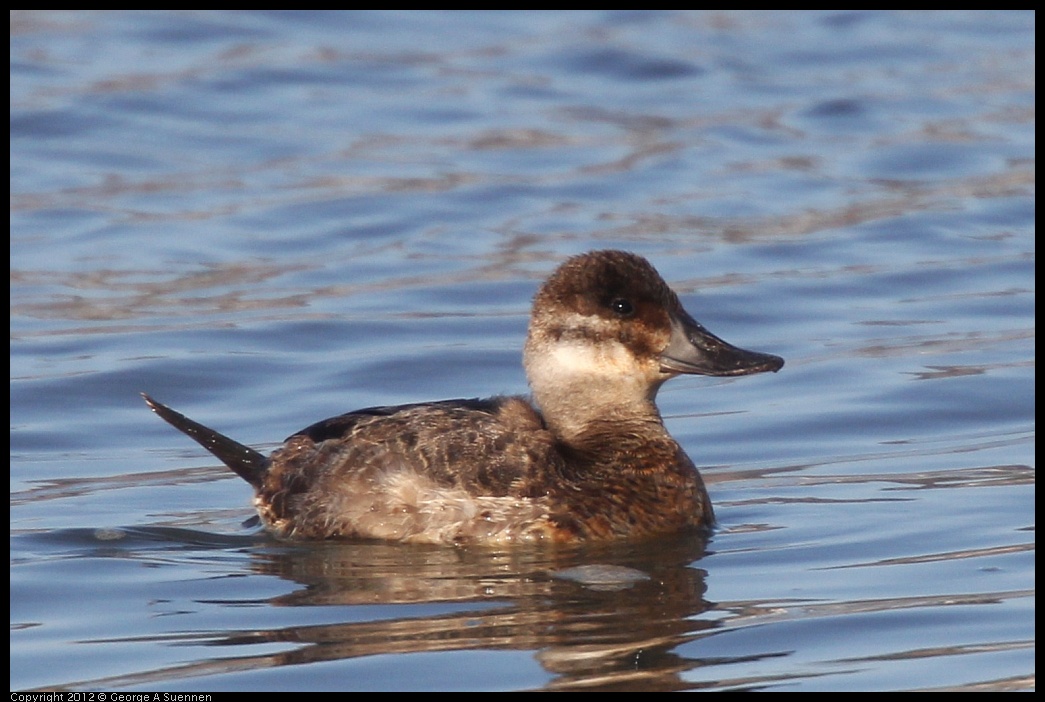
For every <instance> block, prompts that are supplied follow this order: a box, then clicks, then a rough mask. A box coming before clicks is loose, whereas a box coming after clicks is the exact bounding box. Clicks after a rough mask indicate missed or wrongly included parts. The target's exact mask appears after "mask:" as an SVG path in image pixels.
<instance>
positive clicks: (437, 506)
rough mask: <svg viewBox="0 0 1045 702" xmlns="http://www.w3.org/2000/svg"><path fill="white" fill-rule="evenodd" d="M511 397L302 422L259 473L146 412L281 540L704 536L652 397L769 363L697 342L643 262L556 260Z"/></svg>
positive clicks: (706, 520) (691, 469) (198, 435)
mask: <svg viewBox="0 0 1045 702" xmlns="http://www.w3.org/2000/svg"><path fill="white" fill-rule="evenodd" d="M524 365H525V367H526V370H527V376H528V378H529V381H530V386H531V390H532V391H533V400H532V402H531V401H530V400H528V399H526V398H522V397H492V398H489V399H468V400H445V401H441V402H430V403H420V404H411V405H402V406H396V407H373V408H368V409H363V410H358V411H355V412H350V413H348V414H344V415H340V416H338V417H333V418H330V419H327V420H324V421H321V422H317V423H316V424H313V425H311V426H309V427H307V428H305V429H303V430H301V431H299V432H297V433H296V434H293V435H292V436H290V437H289V438H288V439H287V440H286V441H285V443H284V444H283V446H282V447H280V448H279V449H277V450H276V451H275V452H273V453H272V455H271V456H269V457H266V456H264V455H262V454H260V453H258V452H256V451H254V450H253V449H251V448H249V447H247V446H244V445H242V444H240V443H238V442H236V441H234V440H232V439H230V438H228V437H226V436H224V435H222V434H220V433H218V432H216V431H214V430H213V429H210V428H208V427H205V426H203V425H202V424H198V423H196V422H194V421H192V420H190V419H188V418H187V417H185V416H183V415H181V414H179V413H178V412H175V411H174V410H172V409H170V408H168V407H166V406H165V405H162V404H161V403H159V402H157V401H155V400H153V399H152V398H150V397H148V396H145V399H146V402H147V403H148V404H149V406H150V407H151V408H152V409H153V410H154V411H155V412H156V413H157V414H158V415H160V417H162V418H163V419H165V420H166V421H167V422H169V423H170V424H172V425H173V426H175V427H176V428H177V429H179V430H180V431H182V432H184V433H186V434H187V435H188V436H190V437H191V438H193V439H194V440H196V441H197V442H199V443H200V444H201V445H202V446H204V448H206V449H207V450H209V451H210V452H211V453H213V454H214V455H215V456H217V457H218V458H219V459H220V460H222V462H224V463H225V464H226V465H228V466H229V467H230V468H231V469H232V470H233V471H235V472H236V473H237V474H238V475H240V476H241V477H242V478H244V479H245V480H246V481H247V482H248V483H250V484H251V485H252V486H253V487H254V490H255V500H254V502H255V506H256V508H257V511H258V514H259V516H260V517H261V520H262V522H263V523H264V524H265V526H266V527H267V528H268V529H269V530H270V531H271V532H272V533H274V534H275V535H277V536H279V537H281V538H288V539H330V538H370V539H384V540H395V541H403V542H417V543H442V544H491V545H499V544H510V543H520V542H523V543H528V542H554V543H562V542H578V541H605V540H614V539H625V538H641V537H649V536H656V535H661V534H669V533H676V532H680V531H684V530H687V529H695V528H702V527H708V526H710V525H711V524H712V523H713V520H714V515H713V511H712V507H711V501H710V499H709V498H708V494H707V491H706V489H705V487H704V483H703V480H702V479H701V477H700V474H699V472H698V471H697V469H696V467H695V466H694V465H693V463H692V461H691V460H690V459H689V457H688V456H687V455H686V453H685V452H684V451H683V449H682V447H681V446H679V444H678V443H677V442H676V441H675V440H674V439H673V438H672V437H671V435H670V434H669V433H668V432H667V429H666V428H665V427H664V424H663V421H662V420H661V417H660V414H659V412H658V410H657V408H656V405H655V402H654V400H655V397H656V393H657V390H658V389H659V387H660V385H661V384H663V382H665V381H666V380H668V379H670V378H672V377H674V376H676V375H679V374H681V373H689V374H704V375H746V374H750V373H759V372H763V371H776V370H779V369H780V367H781V366H782V365H783V360H782V359H780V358H778V357H776V356H772V355H769V354H762V353H757V352H752V351H744V350H743V349H739V348H736V347H734V346H731V345H729V344H727V343H726V342H724V341H722V340H721V339H719V338H718V337H715V336H714V335H712V334H710V333H709V332H707V330H705V329H704V328H703V327H702V326H700V325H699V324H698V323H697V322H695V321H694V320H693V319H692V317H690V316H689V315H688V314H687V313H686V312H685V310H684V309H683V308H682V306H681V304H680V303H679V301H678V298H677V296H675V294H674V293H673V292H672V291H671V289H670V288H669V287H668V286H667V284H666V283H664V281H663V280H662V279H661V277H660V276H659V275H658V274H657V272H656V271H655V270H654V269H653V267H652V266H651V265H650V264H649V263H648V262H647V261H646V260H645V259H643V258H641V257H639V256H636V255H634V254H629V253H625V252H621V251H597V252H591V253H588V254H583V255H580V256H575V257H573V258H571V259H568V260H567V261H566V262H565V263H564V264H563V265H562V266H560V267H559V269H557V270H556V272H555V273H554V274H553V275H552V276H551V278H549V280H548V281H547V282H546V283H545V284H544V285H543V286H542V287H541V289H540V290H539V291H538V293H537V296H536V297H535V299H534V308H533V314H532V316H531V320H530V328H529V333H528V337H527V342H526V347H525V352H524Z"/></svg>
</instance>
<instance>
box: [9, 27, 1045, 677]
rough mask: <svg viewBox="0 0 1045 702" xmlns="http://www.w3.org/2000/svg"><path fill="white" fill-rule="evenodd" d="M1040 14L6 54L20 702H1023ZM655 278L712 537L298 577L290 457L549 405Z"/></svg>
mask: <svg viewBox="0 0 1045 702" xmlns="http://www.w3.org/2000/svg"><path fill="white" fill-rule="evenodd" d="M1034 25H1035V22H1034V14H1033V13H1029V12H1005V11H999V12H910V13H906V12H884V11H882V12H877V11H868V12H826V11H825V12H802V13H794V12H768V13H745V12H573V13H553V12H496V13H441V12H380V13H372V12H336V13H323V12H203V11H182V12H100V11H99V12H91V11H70V12H57V11H13V12H12V14H11V84H12V85H11V503H10V505H11V687H12V689H36V688H50V689H54V688H58V689H69V690H88V689H98V690H108V689H112V690H116V689H120V690H186V691H192V690H251V689H264V690H327V689H330V690H409V689H418V690H434V689H481V690H523V689H586V690H594V689H599V690H618V689H619V690H624V689H635V690H696V689H713V690H727V689H728V690H737V689H752V690H753V689H759V690H803V691H806V690H828V689H831V690H839V689H846V690H862V689H868V690H871V689H873V690H891V689H913V690H942V689H962V690H980V689H988V690H1006V689H1032V688H1033V687H1034V651H1035V646H1034V626H1033V619H1034V521H1035V520H1034V457H1033V454H1034V435H1035V431H1034V426H1035V422H1034V389H1033V387H1034V379H1035V374H1034V312H1035V309H1034V308H1035V305H1034V288H1035V284H1034V258H1035V252H1034V243H1033V241H1034V214H1035V207H1034V183H1035V177H1034V165H1035V164H1034V160H1035V159H1034V146H1035V139H1034V127H1035V118H1034V116H1035V115H1034V112H1035V109H1034V92H1035V91H1034V88H1035V85H1034V69H1035V62H1034V50H1035V42H1034V29H1035V26H1034ZM604 247H614V248H624V249H628V250H632V251H636V252H638V253H640V254H642V255H644V256H647V257H648V258H650V260H651V261H652V262H653V263H654V264H655V265H656V266H657V268H658V269H659V270H660V271H661V273H662V274H663V275H664V277H665V278H666V279H667V280H668V281H669V282H670V283H671V284H672V286H673V287H675V289H676V290H677V291H678V292H679V294H680V296H681V297H682V299H683V302H684V304H685V305H686V307H687V308H688V309H689V310H690V311H691V312H692V313H693V314H694V316H695V317H697V319H699V320H700V321H701V322H703V323H704V324H705V325H706V326H707V327H708V328H709V329H711V330H712V331H714V332H715V333H717V334H719V335H720V336H722V337H723V338H725V339H727V340H729V341H732V342H734V343H737V344H738V345H741V346H744V347H746V348H753V349H758V350H762V351H767V352H771V353H776V354H779V355H781V356H783V357H785V358H786V359H787V365H786V366H785V368H784V369H783V371H782V372H781V373H779V374H775V375H768V374H767V375H761V376H754V377H748V378H737V379H708V378H682V379H678V380H675V381H673V382H671V383H669V384H668V385H666V386H665V387H664V389H663V390H662V391H661V394H660V397H659V403H660V407H661V409H662V411H663V413H664V415H665V419H666V422H667V424H668V426H669V428H670V429H671V431H672V432H673V433H674V435H675V436H676V437H677V438H678V439H679V441H680V442H681V443H682V444H683V446H684V447H685V448H686V450H687V451H688V453H689V454H690V455H691V456H692V457H693V459H694V461H695V462H696V463H697V464H698V465H699V466H701V468H702V472H703V474H704V476H705V479H706V480H707V482H708V484H709V490H710V493H711V496H712V499H713V501H714V503H715V506H716V513H717V515H718V519H719V524H718V528H717V529H716V531H715V533H714V534H713V535H712V537H711V538H710V539H709V540H707V541H705V540H703V539H698V538H694V537H691V536H689V537H679V538H673V539H664V540H661V541H658V542H657V543H654V544H649V543H644V544H616V545H602V546H583V547H577V548H570V549H562V550H559V551H555V552H549V551H544V550H540V549H537V550H533V549H524V548H520V549H508V550H488V549H445V548H431V547H418V546H401V545H392V544H373V543H331V544H321V545H300V544H297V545H296V544H286V543H280V542H277V541H275V540H273V539H271V538H269V537H267V536H266V535H264V534H263V533H259V532H258V531H257V530H256V529H253V528H251V527H249V526H244V521H245V520H247V519H248V518H249V517H250V516H251V514H252V510H251V507H250V491H249V489H248V488H247V486H246V485H245V484H243V482H242V481H240V480H239V479H238V478H236V477H235V476H233V475H231V474H230V473H229V471H227V470H226V469H225V468H224V467H222V466H217V465H215V460H214V459H213V458H212V457H210V456H209V455H208V454H206V453H205V452H203V451H202V449H200V448H199V447H197V446H196V445H195V444H192V443H191V442H189V441H188V440H187V439H186V438H185V437H183V436H181V435H179V434H177V433H176V432H174V431H173V430H171V429H170V428H169V427H168V426H166V425H165V424H164V423H163V422H161V421H159V420H158V419H157V418H156V417H155V416H153V415H152V414H151V413H150V412H149V411H148V410H147V409H146V408H145V406H144V404H143V403H142V402H141V399H140V397H139V395H138V393H139V392H141V391H148V392H149V393H150V394H153V395H154V396H155V397H157V399H160V400H161V401H163V402H165V403H168V404H170V405H172V406H173V407H175V408H177V409H179V410H181V411H183V412H185V413H186V414H188V415H190V416H192V417H194V418H195V419H197V420H199V421H202V422H204V423H206V424H209V425H211V426H214V427H215V428H218V429H220V430H221V431H223V432H225V433H227V434H229V435H230V436H233V437H235V438H237V439H239V440H241V441H244V442H246V443H250V444H251V445H253V446H255V447H257V448H259V449H262V450H269V449H271V448H273V447H275V446H276V445H278V443H279V442H280V441H281V440H282V438H283V437H285V436H287V435H288V434H290V433H292V432H293V431H296V430H297V429H300V428H301V427H304V426H306V425H308V424H310V423H312V422H313V421H316V420H318V419H322V418H324V417H328V416H332V415H335V414H339V413H342V412H345V411H348V410H352V409H356V408H359V407H365V406H371V405H379V404H395V403H400V402H417V401H424V400H433V399H443V398H451V397H476V396H486V395H491V394H496V393H525V392H526V380H525V377H524V375H523V372H522V369H521V366H520V351H521V345H522V341H523V338H524V336H525V329H526V321H527V315H528V308H529V302H530V298H531V296H532V295H533V292H534V290H535V289H536V286H537V285H538V284H539V283H540V281H541V280H542V279H543V278H544V276H546V275H547V274H548V273H549V272H550V271H551V270H552V269H553V268H554V267H555V266H556V265H557V264H558V263H559V262H561V260H562V259H563V258H565V257H566V256H568V255H571V254H574V253H577V252H580V251H584V250H588V249H593V248H604Z"/></svg>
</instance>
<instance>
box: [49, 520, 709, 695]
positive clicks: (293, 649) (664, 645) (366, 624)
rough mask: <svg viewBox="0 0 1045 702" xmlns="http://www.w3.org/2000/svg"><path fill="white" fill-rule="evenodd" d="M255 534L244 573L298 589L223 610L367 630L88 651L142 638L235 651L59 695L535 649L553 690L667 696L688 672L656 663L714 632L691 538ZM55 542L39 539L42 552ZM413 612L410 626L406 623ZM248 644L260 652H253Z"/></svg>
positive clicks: (134, 534)
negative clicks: (363, 660) (428, 542)
mask: <svg viewBox="0 0 1045 702" xmlns="http://www.w3.org/2000/svg"><path fill="white" fill-rule="evenodd" d="M92 536H93V537H94V538H96V539H97V538H99V537H98V535H97V534H93V535H89V534H86V533H81V532H75V533H70V534H67V535H66V539H65V540H67V541H68V540H77V541H79V540H82V539H84V538H91V537H92ZM258 538H260V539H263V541H262V542H255V543H254V544H253V545H252V546H251V548H250V549H249V553H250V556H249V560H248V561H247V563H246V568H247V570H248V571H249V572H250V573H252V574H254V575H259V576H275V577H278V578H279V579H281V580H284V581H287V582H289V583H292V584H294V585H295V586H296V587H297V588H298V589H296V590H295V591H293V592H291V593H289V594H286V595H280V596H277V597H273V598H271V599H269V600H267V601H265V602H258V601H251V600H244V601H235V600H228V599H225V600H220V603H221V605H222V606H224V607H236V606H239V607H259V606H263V605H264V606H268V607H352V608H357V609H353V610H350V611H352V612H353V613H354V616H353V618H354V619H355V618H356V617H362V618H363V620H362V621H348V622H335V623H325V624H320V625H307V626H304V625H293V626H286V627H276V628H258V629H250V630H243V629H239V630H235V631H218V630H206V631H198V632H195V633H184V632H179V633H173V634H170V635H156V636H148V637H144V638H142V637H133V638H129V639H101V640H94V641H84V642H82V643H85V644H106V643H133V642H134V641H139V640H147V641H149V642H150V643H154V644H161V645H162V644H164V643H166V644H170V645H179V646H190V645H196V646H217V647H230V648H232V649H234V651H235V653H234V654H233V655H231V656H228V655H226V654H222V653H218V654H217V655H216V656H214V657H215V658H218V659H220V660H203V661H200V662H199V663H194V664H188V665H175V666H170V667H166V668H162V669H158V670H151V671H146V672H140V673H136V674H133V675H122V676H118V677H115V678H105V679H94V680H79V681H76V682H70V683H68V684H66V685H63V688H66V689H84V688H88V689H99V688H109V687H141V686H146V687H147V686H149V685H151V684H156V683H158V682H161V681H167V680H177V679H180V678H183V677H186V676H197V675H214V674H221V673H229V672H235V671H244V670H251V669H260V668H271V667H278V666H296V665H302V664H308V663H315V662H320V661H335V660H343V659H352V658H358V657H360V656H374V655H379V654H391V653H421V652H431V651H453V650H469V649H508V650H519V651H530V650H537V651H539V653H538V660H539V661H540V662H541V664H542V665H543V666H544V668H545V669H546V670H547V672H548V673H549V674H551V675H552V676H553V681H552V683H551V684H550V687H551V688H552V689H555V688H561V689H568V688H573V687H581V688H584V687H593V686H597V687H600V688H605V689H612V688H620V689H626V688H628V687H631V686H638V687H639V688H642V689H651V687H652V688H654V689H676V688H680V687H684V685H683V684H682V683H681V681H680V680H679V679H678V677H677V674H678V672H679V670H682V669H684V668H685V667H686V666H680V665H678V664H674V665H666V661H668V660H670V659H673V658H674V654H672V653H671V652H672V651H673V650H674V649H675V648H676V647H677V646H678V645H679V644H680V643H682V642H684V641H686V640H688V639H690V638H692V637H694V636H696V635H698V634H699V633H700V632H701V631H704V630H707V629H709V628H711V627H713V626H714V623H713V622H710V621H699V620H696V619H695V617H696V615H699V614H701V613H702V612H704V611H705V610H707V609H708V607H709V603H708V602H706V601H705V600H704V592H705V589H706V588H705V584H704V575H705V574H704V572H703V571H702V570H700V569H698V568H694V567H691V565H690V564H691V563H693V562H694V561H696V560H698V559H699V558H700V557H701V556H702V555H703V552H704V546H705V544H704V541H703V539H702V538H700V537H698V536H689V537H685V538H681V537H680V538H678V539H675V540H672V541H668V542H658V543H656V544H641V545H635V544H632V545H620V544H618V545H601V546H598V547H595V548H562V549H555V550H542V549H536V548H514V549H510V550H503V551H501V550H487V549H454V548H442V547H426V546H411V545H399V544H385V543H330V542H328V543H322V544H314V545H309V546H296V545H288V544H279V543H276V542H271V541H269V540H268V539H267V538H265V537H261V536H259V537H258ZM61 540H62V539H60V538H58V537H57V536H56V535H51V536H49V537H47V538H46V541H47V542H49V543H50V545H51V547H52V548H54V547H55V544H56V542H58V541H61ZM247 541H249V539H248V540H246V541H245V540H244V538H217V537H214V536H211V535H206V534H200V533H194V532H189V531H186V530H176V529H150V528H145V529H133V530H128V531H127V532H126V533H124V534H123V538H116V535H113V534H106V535H105V539H104V541H99V542H98V545H96V546H95V547H94V548H93V549H90V550H91V551H93V555H94V556H95V557H105V558H135V559H143V560H144V561H145V562H148V561H149V560H153V559H157V558H159V559H160V560H163V558H162V552H163V551H165V550H168V549H170V550H173V551H178V550H182V549H184V548H185V546H186V545H187V544H192V545H193V546H194V547H195V548H200V547H208V548H212V549H229V548H243V547H245V546H247V545H248V543H247ZM265 543H268V545H265ZM65 546H66V547H68V546H69V544H68V543H66V544H65ZM157 548H159V549H160V553H156V552H155V549H157ZM150 551H152V553H149V552H150ZM219 589H220V585H219ZM381 605H399V606H397V607H395V608H386V607H380V606H381ZM401 605H426V606H424V607H420V608H418V609H411V608H409V607H403V606H401ZM339 611H344V610H338V609H335V610H332V612H333V613H334V614H332V615H331V618H333V617H335V616H336V612H339ZM411 612H414V613H416V616H407V615H409V614H410V613H411ZM433 612H435V613H433ZM375 614H376V617H374V615H375ZM271 644H284V646H279V648H280V649H284V650H280V651H279V652H277V653H273V652H272V647H271ZM252 647H260V648H262V649H263V652H260V653H251V652H250V648H252ZM244 651H245V653H244Z"/></svg>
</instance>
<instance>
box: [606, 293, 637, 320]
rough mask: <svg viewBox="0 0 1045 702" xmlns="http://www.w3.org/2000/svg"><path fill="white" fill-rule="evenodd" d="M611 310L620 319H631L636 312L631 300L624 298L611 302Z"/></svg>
mask: <svg viewBox="0 0 1045 702" xmlns="http://www.w3.org/2000/svg"><path fill="white" fill-rule="evenodd" d="M610 309H612V310H613V311H614V312H615V313H616V314H617V315H618V316H620V317H630V316H631V315H632V313H633V312H634V311H635V308H634V307H633V306H632V304H631V302H630V301H629V300H626V299H624V298H623V297H618V298H614V299H613V300H612V301H611V302H610Z"/></svg>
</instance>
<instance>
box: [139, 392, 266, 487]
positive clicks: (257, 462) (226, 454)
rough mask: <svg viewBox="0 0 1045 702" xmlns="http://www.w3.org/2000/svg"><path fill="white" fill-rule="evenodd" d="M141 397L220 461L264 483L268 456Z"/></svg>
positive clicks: (258, 483)
mask: <svg viewBox="0 0 1045 702" xmlns="http://www.w3.org/2000/svg"><path fill="white" fill-rule="evenodd" d="M142 397H143V398H145V403H146V404H147V405H149V407H151V408H152V411H153V412H155V413H156V414H158V415H159V416H160V418H161V419H163V420H164V421H165V422H167V423H168V424H170V425H171V426H172V427H174V428H175V429H177V430H178V431H180V432H182V433H183V434H185V435H186V436H188V437H189V438H191V439H192V440H193V441H195V442H196V443H198V444H199V445H200V446H202V447H203V448H205V449H207V450H208V451H210V452H211V453H212V454H214V455H215V456H217V458H218V460H220V461H221V462H222V463H224V464H225V465H227V466H228V467H229V468H231V469H232V471H233V472H234V473H235V474H236V475H238V476H239V477H241V478H243V479H244V480H246V481H247V482H248V483H250V484H251V485H253V486H254V487H255V488H258V487H260V486H261V483H262V481H263V479H264V477H265V473H266V471H268V468H269V459H268V458H266V457H265V455H264V454H261V453H258V452H257V451H255V450H254V449H252V448H250V447H249V446H244V445H243V444H241V443H239V442H238V441H235V440H233V439H230V438H229V437H227V436H225V435H224V434H220V433H218V432H216V431H214V430H213V429H211V428H209V427H205V426H203V425H202V424H200V423H199V422H194V421H192V420H191V419H189V418H188V417H186V416H185V415H183V414H181V413H179V412H175V411H174V410H172V409H171V408H170V407H167V406H166V405H164V404H162V403H159V402H157V401H156V400H154V399H152V398H151V397H149V396H148V395H146V394H145V393H142Z"/></svg>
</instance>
